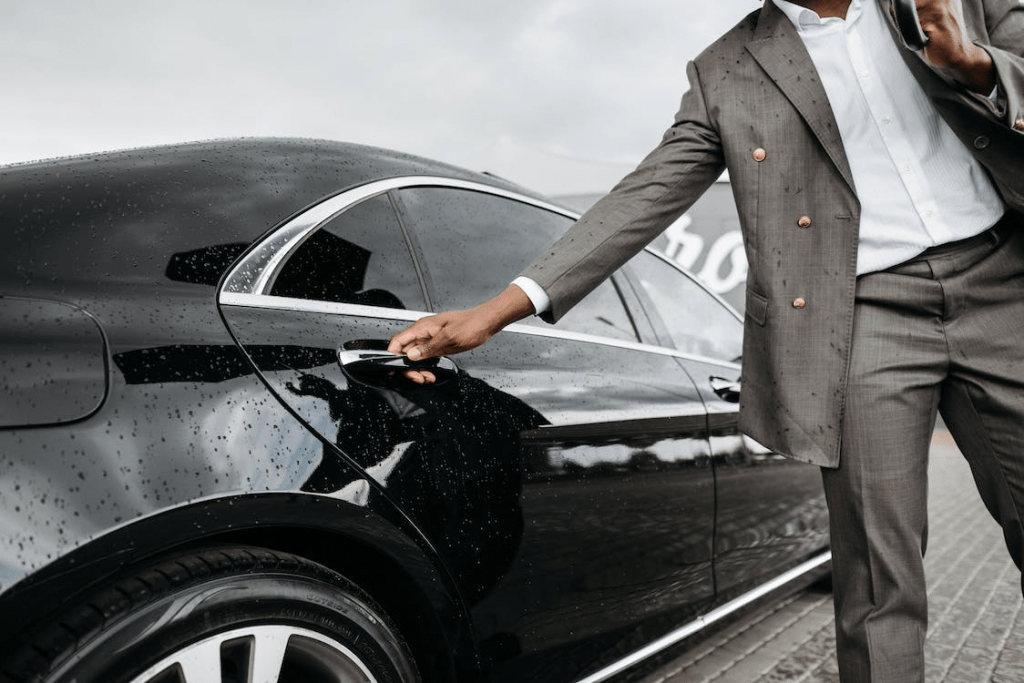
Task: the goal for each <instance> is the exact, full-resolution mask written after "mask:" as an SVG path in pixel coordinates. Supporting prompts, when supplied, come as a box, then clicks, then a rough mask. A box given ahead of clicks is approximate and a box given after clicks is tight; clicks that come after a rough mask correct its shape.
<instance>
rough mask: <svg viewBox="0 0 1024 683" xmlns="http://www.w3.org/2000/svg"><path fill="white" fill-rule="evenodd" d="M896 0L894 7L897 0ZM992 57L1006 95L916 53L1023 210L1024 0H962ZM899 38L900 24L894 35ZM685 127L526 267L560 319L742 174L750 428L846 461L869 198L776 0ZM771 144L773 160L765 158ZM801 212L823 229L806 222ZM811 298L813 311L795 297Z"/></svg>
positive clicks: (694, 82)
mask: <svg viewBox="0 0 1024 683" xmlns="http://www.w3.org/2000/svg"><path fill="white" fill-rule="evenodd" d="M878 1H879V2H881V3H883V8H884V9H885V10H886V12H885V13H886V15H887V16H888V15H889V12H888V9H889V7H888V5H889V0H878ZM964 5H965V7H964V13H965V19H966V23H967V28H968V31H969V32H970V33H971V36H972V38H973V39H974V40H975V42H977V43H978V44H980V45H982V46H984V47H985V48H986V49H987V50H988V51H989V53H990V54H991V55H992V57H993V60H994V61H995V64H996V70H997V74H998V79H999V92H1000V96H999V98H998V102H995V103H993V102H991V101H989V100H987V98H984V97H978V96H976V95H974V94H971V93H968V92H966V91H964V90H962V89H960V88H958V87H956V86H954V85H951V84H949V83H946V82H945V81H944V80H943V78H942V77H941V76H940V75H938V74H936V73H935V72H934V71H933V70H932V69H931V68H930V67H928V66H927V65H926V64H925V63H924V62H923V61H921V59H920V58H919V57H918V56H917V55H915V54H913V53H910V52H908V51H904V52H906V54H905V59H906V60H907V62H908V64H910V66H911V69H912V71H913V72H914V74H915V76H916V77H917V78H918V80H919V81H920V82H921V83H922V85H923V86H924V88H925V90H926V92H928V93H929V95H930V96H931V98H932V100H933V101H934V102H935V103H936V105H937V107H938V108H939V111H940V113H941V114H942V116H943V117H944V118H945V119H946V120H947V121H948V122H949V124H950V125H951V127H952V128H953V130H954V131H955V132H956V133H957V135H958V136H959V137H960V139H961V140H962V141H963V142H964V143H965V144H966V145H967V146H968V148H969V149H971V150H972V151H973V152H974V153H975V155H976V157H977V158H978V159H979V160H980V161H981V163H982V164H983V165H984V166H985V167H986V168H987V169H988V170H989V171H990V173H991V175H992V177H993V179H994V180H995V182H996V185H997V186H998V188H999V190H1000V191H1001V193H1002V195H1003V197H1004V199H1005V200H1006V202H1007V204H1008V205H1009V206H1011V207H1012V208H1015V209H1017V210H1021V211H1024V162H1022V159H1024V156H1022V155H1024V131H1021V130H1019V129H1016V128H1015V127H1014V124H1015V123H1017V122H1018V121H1021V123H1019V124H1017V125H1018V126H1020V127H1021V128H1024V59H1022V57H1021V53H1022V52H1024V7H1022V6H1021V4H1020V3H1019V2H1018V0H964ZM894 39H895V34H894ZM687 73H688V75H689V79H690V90H689V91H688V92H687V93H686V94H685V95H684V96H683V99H682V104H681V107H680V109H679V113H678V114H677V115H676V119H675V122H674V124H673V125H672V127H671V128H669V129H668V131H667V132H666V133H665V135H664V138H663V140H662V142H661V144H660V145H659V146H658V147H657V148H655V149H654V151H652V152H651V153H650V154H649V155H648V156H647V157H646V158H645V159H644V160H643V161H642V162H641V163H640V165H639V166H638V167H637V168H636V170H635V171H633V172H632V173H631V174H630V175H628V176H627V177H626V178H624V179H623V180H622V181H621V182H620V183H619V184H618V185H616V187H615V188H614V189H613V190H612V191H611V193H610V194H609V195H608V196H607V197H605V198H604V199H602V200H601V201H599V202H598V203H597V204H595V205H594V207H593V208H592V209H591V210H590V211H588V212H587V213H586V214H585V215H584V216H583V217H582V218H581V219H580V220H579V221H578V222H577V224H576V225H575V226H573V228H572V229H571V230H570V231H569V232H568V233H567V234H566V235H565V237H563V238H562V239H561V240H559V242H558V243H557V244H556V245H555V246H554V247H553V248H552V250H551V251H550V252H548V253H547V254H545V255H543V256H542V257H541V258H540V259H538V260H537V261H536V262H535V263H534V264H532V265H531V266H530V267H529V268H528V269H527V270H526V271H524V273H523V274H524V275H526V276H528V277H530V278H533V279H534V280H535V281H537V282H538V283H539V284H540V285H541V286H542V287H543V288H544V289H545V291H546V292H547V293H548V295H549V296H550V297H551V312H550V317H552V318H554V319H557V318H558V317H560V316H561V315H563V314H564V313H565V312H566V311H567V310H568V309H569V308H571V307H572V306H573V305H574V304H575V303H576V302H578V301H579V300H580V299H582V298H583V297H584V296H585V295H586V294H587V293H588V292H590V290H591V289H593V288H594V287H595V286H597V284H598V283H599V282H601V281H602V280H603V279H605V278H606V277H607V276H608V275H609V274H610V273H612V272H613V271H614V270H615V269H617V268H618V267H619V266H620V265H622V264H623V263H625V262H626V261H627V260H628V259H629V258H630V257H631V256H633V255H634V254H635V253H636V252H637V251H639V250H640V249H642V248H643V246H644V245H645V244H647V243H648V242H650V241H651V240H652V239H654V238H655V237H656V236H657V235H658V234H659V233H661V232H662V231H663V230H664V229H665V228H666V227H667V226H668V225H669V224H670V223H671V222H672V221H673V220H675V219H676V218H677V217H678V216H679V215H681V214H682V213H683V212H685V211H686V210H687V209H689V208H690V206H691V205H692V204H693V203H694V202H695V201H696V200H697V198H698V197H700V195H701V194H702V193H703V192H704V191H705V190H706V189H707V188H708V187H709V186H710V185H711V183H713V182H714V181H715V180H716V179H717V178H718V177H719V175H720V174H721V173H722V171H723V170H724V169H725V168H728V169H729V177H730V179H731V182H732V188H733V192H734V194H735V198H736V204H737V207H738V209H739V217H740V225H741V227H742V230H743V237H744V246H745V249H746V254H747V259H748V261H749V275H748V279H747V295H746V325H745V335H744V344H743V353H744V356H743V390H742V394H741V399H740V426H741V428H742V429H743V430H744V431H745V432H746V433H747V434H749V435H750V436H751V437H753V438H754V439H756V440H758V441H760V442H761V443H763V444H764V445H766V446H768V447H770V448H773V449H775V450H777V451H778V452H781V453H785V454H788V455H790V456H792V457H794V458H797V459H799V460H804V461H807V462H813V463H816V464H819V465H825V466H830V467H834V466H836V465H837V464H838V462H839V434H840V423H841V419H842V414H843V397H844V393H845V382H846V375H847V366H848V359H849V348H850V340H851V335H852V329H853V307H854V289H855V284H856V258H857V236H858V225H859V219H860V202H859V201H858V199H857V193H856V190H855V188H854V185H853V178H852V176H851V174H850V169H849V164H848V162H847V158H846V154H845V152H844V150H843V145H842V140H841V139H840V136H839V130H838V127H837V126H836V123H835V119H834V117H833V114H832V111H831V109H830V108H829V104H828V99H827V97H826V95H825V91H824V89H823V87H822V85H821V83H820V82H819V80H818V76H817V73H816V71H815V69H814V65H813V63H812V62H811V59H810V56H809V55H808V54H807V51H806V49H805V48H804V46H803V43H802V42H801V40H800V37H799V36H798V35H797V33H796V30H795V29H794V28H793V26H792V24H791V23H790V22H789V20H788V19H787V18H786V17H785V15H784V14H783V13H782V12H781V11H780V10H779V9H778V8H777V7H776V6H775V4H774V3H772V2H770V1H766V2H765V4H764V7H763V8H762V9H761V10H759V11H757V12H754V13H752V14H751V15H750V16H748V17H747V18H746V19H744V20H743V21H742V22H740V23H739V24H738V25H737V26H736V27H735V28H733V29H732V30H731V31H729V32H728V33H726V34H725V35H724V36H723V37H722V38H720V39H719V40H718V41H716V42H715V43H714V44H713V45H711V46H710V47H709V48H708V49H707V50H705V51H704V52H703V53H702V54H701V55H700V56H699V57H697V59H696V60H694V61H693V62H692V63H690V64H689V65H688V66H687ZM761 151H763V159H761V157H762V154H761ZM802 216H808V217H810V218H811V225H810V227H800V226H799V225H798V221H799V220H800V218H801V217H802ZM797 298H802V299H804V301H805V302H806V305H804V306H803V307H801V308H797V307H794V305H793V304H794V301H795V300H796V299H797Z"/></svg>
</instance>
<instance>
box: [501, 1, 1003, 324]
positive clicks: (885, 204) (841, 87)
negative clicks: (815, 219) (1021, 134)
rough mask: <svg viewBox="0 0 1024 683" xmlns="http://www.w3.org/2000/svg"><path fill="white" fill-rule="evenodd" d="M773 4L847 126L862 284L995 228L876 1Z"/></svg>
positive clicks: (979, 188) (534, 289) (996, 200)
mask: <svg viewBox="0 0 1024 683" xmlns="http://www.w3.org/2000/svg"><path fill="white" fill-rule="evenodd" d="M770 1H772V2H774V3H775V4H776V6H778V8H779V9H780V10H782V11H783V12H784V13H785V14H786V16H787V17H788V18H789V20H790V21H791V22H792V23H793V26H795V27H796V30H797V33H798V34H799V35H800V38H801V40H802V41H803V43H804V46H805V47H806V48H807V52H808V53H809V54H810V56H811V61H813V62H814V66H815V68H816V69H817V71H818V75H819V77H820V78H821V83H822V85H823V86H824V88H825V93H826V94H827V96H828V100H829V104H830V105H831V107H832V111H833V113H834V114H835V117H836V123H837V124H838V126H839V132H840V135H841V136H842V139H843V147H844V149H845V151H846V156H847V159H848V160H849V162H850V171H851V172H852V174H853V181H854V185H855V187H856V190H857V197H858V198H859V199H860V203H861V219H860V237H859V243H858V249H857V274H858V275H860V274H863V273H870V272H874V271H878V270H884V269H886V268H889V267H890V266H894V265H896V264H898V263H902V262H904V261H906V260H908V259H911V258H913V257H914V256H917V255H918V254H920V253H921V252H922V251H924V250H925V249H927V248H929V247H932V246H935V245H938V244H945V243H948V242H954V241H956V240H960V239H965V238H968V237H973V236H974V235H977V234H979V233H981V232H984V231H985V230H986V229H988V228H990V227H992V226H993V225H995V223H996V222H997V221H998V220H999V219H1000V218H1001V217H1002V215H1003V213H1004V211H1005V206H1004V204H1003V201H1002V199H1001V198H1000V197H999V194H998V193H997V192H996V189H995V187H994V186H993V185H992V182H991V181H990V180H989V178H988V175H986V173H985V171H984V169H983V168H982V167H981V165H980V164H979V163H978V162H977V161H976V160H975V159H974V157H973V156H972V155H971V153H970V152H968V151H967V148H966V147H964V145H963V143H961V142H960V140H959V139H958V138H957V137H956V135H955V134H954V133H953V131H952V130H951V129H950V128H949V126H948V125H947V124H946V122H945V121H943V120H942V117H940V116H939V113H938V111H936V109H935V107H934V106H933V105H932V103H931V101H930V100H929V99H928V97H927V96H926V95H925V94H924V91H923V89H922V88H921V86H920V85H919V84H918V82H917V80H915V79H914V76H913V74H911V72H910V69H909V68H908V67H907V65H906V64H905V63H904V62H903V59H902V57H901V55H900V53H899V50H902V49H903V48H902V47H900V46H898V45H897V44H896V43H895V42H894V41H893V39H892V36H891V34H890V32H889V28H888V26H887V25H886V19H885V17H884V16H882V10H881V7H880V6H879V3H878V2H877V1H876V0H851V2H850V7H849V9H848V10H847V12H846V18H845V19H840V18H839V17H828V18H825V19H822V18H821V17H819V16H818V14H817V13H816V12H813V11H811V10H809V9H807V8H806V7H801V6H800V5H796V4H794V3H792V2H788V1H787V0H770ZM513 284H515V285H517V286H519V287H520V288H521V289H522V290H523V291H524V292H525V293H526V295H527V296H528V297H529V298H530V300H531V301H532V302H533V305H534V310H535V311H536V312H537V313H542V312H544V311H546V310H547V309H548V307H549V306H550V302H549V300H548V296H547V294H546V293H544V290H543V289H542V288H541V287H540V285H538V284H537V283H536V282H534V281H533V280H530V279H528V278H523V277H520V278H516V280H514V281H513Z"/></svg>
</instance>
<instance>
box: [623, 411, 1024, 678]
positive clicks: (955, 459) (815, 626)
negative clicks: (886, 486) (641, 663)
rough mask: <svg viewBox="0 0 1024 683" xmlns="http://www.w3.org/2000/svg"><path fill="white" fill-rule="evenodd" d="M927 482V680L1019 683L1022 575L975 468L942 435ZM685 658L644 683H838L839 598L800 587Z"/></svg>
mask: <svg viewBox="0 0 1024 683" xmlns="http://www.w3.org/2000/svg"><path fill="white" fill-rule="evenodd" d="M929 476H930V484H929V486H930V490H929V499H928V512H929V538H928V551H927V553H926V555H925V574H926V577H927V581H928V597H929V600H928V602H929V605H928V612H929V627H928V636H927V640H926V642H925V660H926V664H927V672H926V681H927V683H986V682H990V683H1021V682H1022V681H1024V609H1022V599H1021V576H1020V572H1019V571H1018V570H1017V568H1016V567H1015V566H1014V565H1013V562H1012V561H1011V560H1010V559H1009V555H1008V554H1007V552H1006V548H1005V546H1004V544H1003V538H1002V533H1001V531H1000V529H999V527H998V526H997V525H996V523H995V522H994V521H993V520H992V518H991V517H990V516H989V514H988V512H987V511H986V510H985V507H984V505H983V504H982V502H981V498H980V497H979V496H978V492H977V490H976V489H975V488H974V480H973V479H972V478H971V472H970V468H969V467H968V466H967V463H966V462H965V461H964V459H963V456H961V455H960V452H959V451H958V450H957V448H956V446H955V445H954V444H953V440H952V438H951V437H950V436H949V433H948V432H946V431H944V430H941V429H940V430H936V432H935V436H934V437H933V439H932V457H931V464H930V467H929ZM684 645H685V644H684ZM682 652H683V654H680V655H679V656H678V657H676V658H674V659H671V660H670V661H668V662H667V663H665V664H662V665H661V666H660V667H659V668H658V669H657V670H655V671H653V672H650V673H646V675H645V676H644V677H643V678H642V679H640V683H783V682H786V683H838V681H839V672H838V668H837V666H836V652H835V635H834V617H833V612H832V594H831V593H830V592H829V591H828V589H827V586H825V587H823V586H814V587H811V588H810V589H807V590H803V591H801V592H799V593H796V594H794V595H792V596H789V597H788V598H787V599H785V600H784V601H782V602H781V603H776V604H775V605H774V606H772V607H771V608H770V609H762V610H760V611H757V612H753V613H751V614H748V615H745V616H744V617H743V618H742V619H740V620H737V621H735V622H732V623H730V624H729V625H728V626H726V627H725V628H723V629H722V630H720V631H718V632H716V633H715V634H713V635H711V636H706V637H705V638H704V639H703V640H702V641H700V642H699V643H697V644H696V645H694V646H692V647H690V648H688V649H683V650H682Z"/></svg>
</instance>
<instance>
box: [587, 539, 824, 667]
mask: <svg viewBox="0 0 1024 683" xmlns="http://www.w3.org/2000/svg"><path fill="white" fill-rule="evenodd" d="M831 560H832V553H831V552H829V551H826V552H824V553H822V554H820V555H818V556H816V557H813V558H811V559H810V560H808V561H806V562H804V563H803V564H801V565H800V566H798V567H794V568H793V569H790V570H789V571H788V572H786V573H784V574H780V575H779V576H777V577H775V578H774V579H772V580H771V581H768V582H767V583H763V584H761V585H760V586H758V587H757V588H755V589H754V590H752V591H750V592H748V593H744V594H743V595H741V596H739V597H738V598H736V599H735V600H730V601H729V602H727V603H725V604H724V605H722V606H721V607H719V608H717V609H713V610H711V611H710V612H708V613H707V614H705V615H702V616H700V617H698V618H697V619H695V620H694V621H691V622H690V623H689V624H686V625H685V626H681V627H680V628H677V629H676V630H674V631H672V632H671V633H669V634H668V635H665V636H662V637H661V638H659V639H658V640H655V641H654V642H652V643H650V644H649V645H647V646H646V647H643V648H641V649H639V650H637V651H636V652H634V653H633V654H631V655H628V656H626V657H624V658H623V659H620V660H619V661H617V662H615V663H614V664H610V665H608V666H606V667H605V668H603V669H601V670H600V671H597V672H595V673H593V674H591V675H589V676H587V677H586V678H581V679H580V680H578V681H576V683H601V681H606V680H608V679H609V678H611V677H612V676H615V675H618V674H620V673H622V672H623V671H625V670H626V669H629V668H631V667H633V666H635V665H636V664H639V663H640V662H642V661H644V660H645V659H648V658H650V657H653V656H654V655H656V654H658V653H659V652H662V651H663V650H665V649H667V648H669V647H672V646H673V645H675V644H676V643H679V642H680V641H683V640H685V639H686V638H688V637H690V636H692V635H693V634H695V633H697V632H699V631H701V630H703V629H705V628H707V627H708V626H710V625H711V624H713V623H715V622H716V621H720V620H721V619H724V618H725V617H727V616H729V615H730V614H732V613H733V612H736V611H738V610H740V609H742V608H743V607H746V606H747V605H749V604H751V603H753V602H755V601H757V600H760V599H761V598H763V597H765V596H766V595H768V594H769V593H771V592H773V591H775V590H777V589H779V588H782V587H783V586H785V585H786V584H787V583H790V582H792V581H795V580H796V579H798V578H800V577H801V576H804V575H805V574H809V573H811V572H812V571H814V570H815V569H817V568H818V567H821V566H822V565H824V564H825V563H826V562H830V561H831Z"/></svg>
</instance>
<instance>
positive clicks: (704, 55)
mask: <svg viewBox="0 0 1024 683" xmlns="http://www.w3.org/2000/svg"><path fill="white" fill-rule="evenodd" d="M766 1H770V0H766ZM760 17H761V9H760V8H759V9H756V10H754V11H753V12H751V13H750V14H748V15H747V16H745V17H744V18H743V19H742V20H741V21H740V22H739V23H738V24H736V25H735V26H733V27H732V28H731V29H729V30H728V31H726V32H725V33H724V34H722V36H721V37H720V38H719V39H718V40H716V41H715V42H713V43H711V44H710V45H708V46H707V47H706V48H704V50H703V52H701V53H700V54H699V55H697V57H696V59H694V61H695V62H696V63H697V65H698V66H701V65H702V64H704V65H710V64H712V63H714V62H719V61H721V60H722V59H729V58H733V57H735V56H736V55H737V54H740V53H744V54H745V53H746V48H747V45H748V44H749V43H750V41H751V40H753V38H754V30H755V29H756V28H757V22H758V20H759V19H760Z"/></svg>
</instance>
